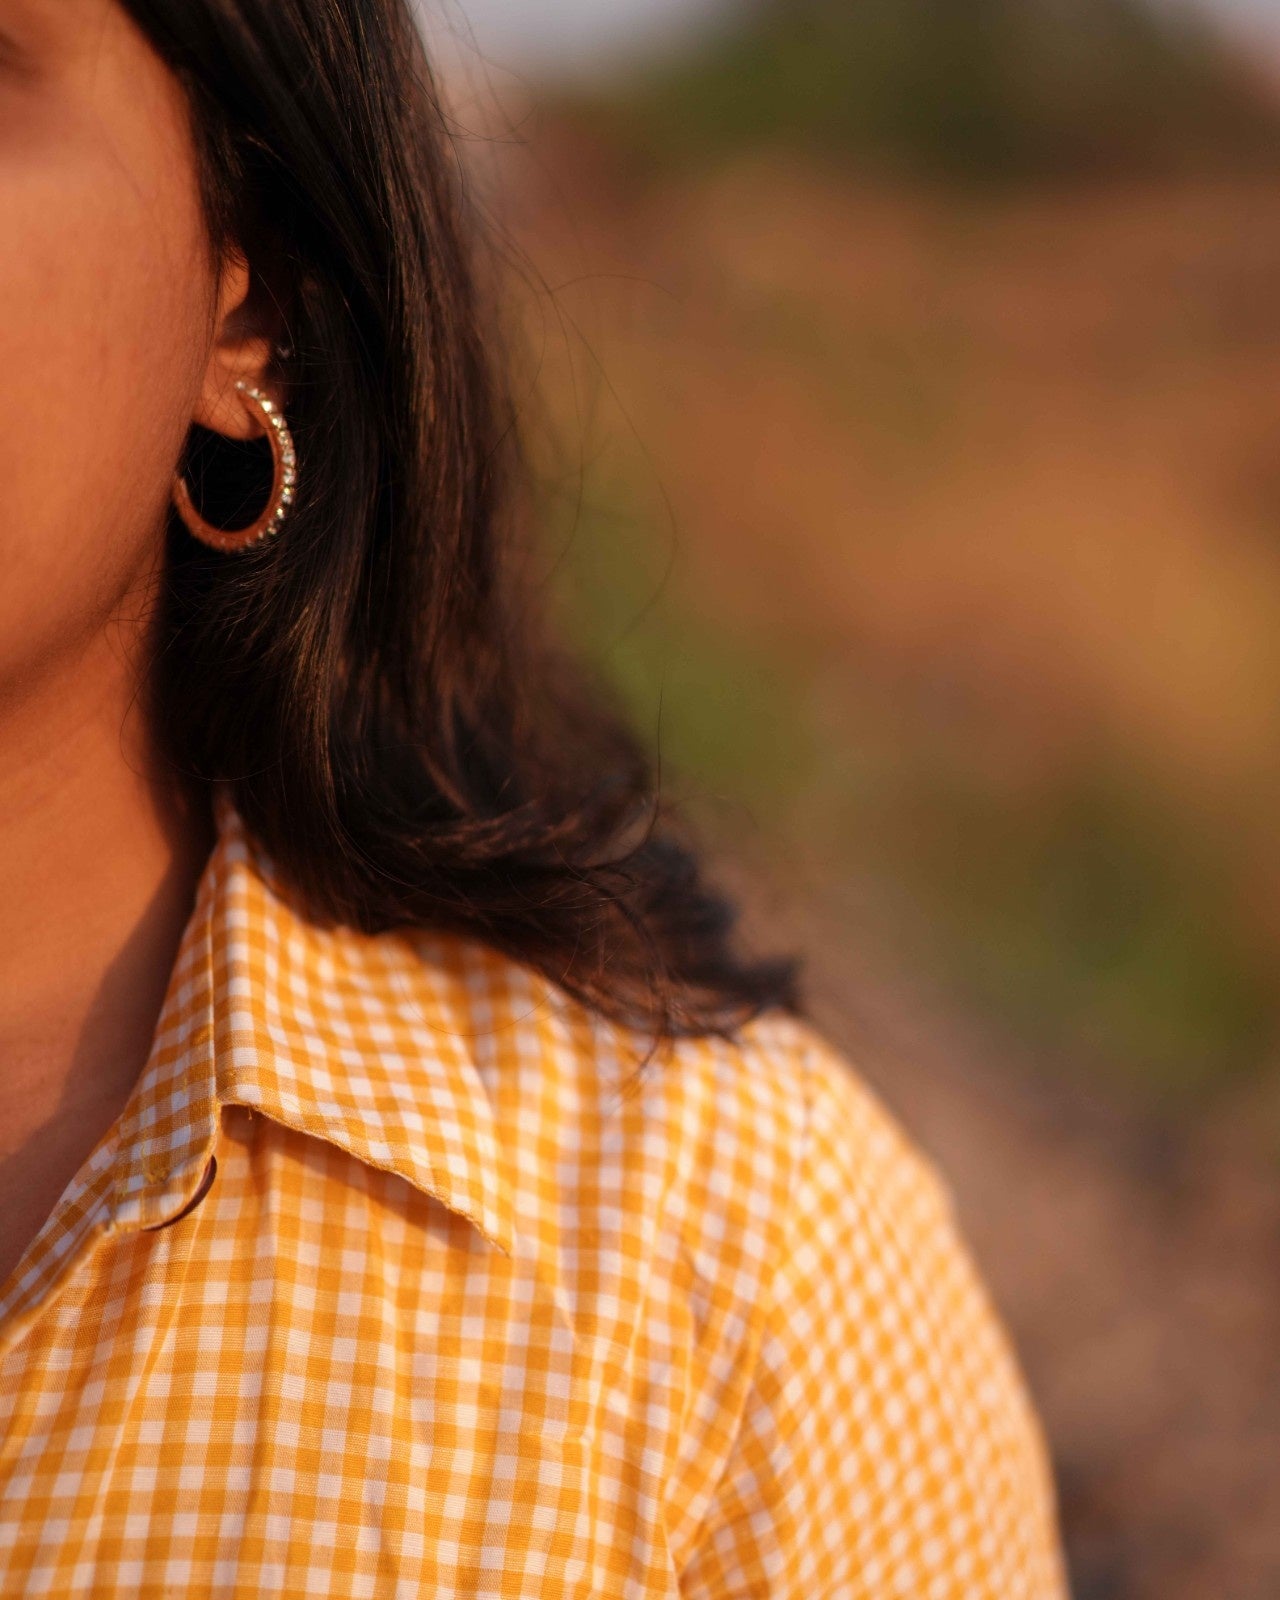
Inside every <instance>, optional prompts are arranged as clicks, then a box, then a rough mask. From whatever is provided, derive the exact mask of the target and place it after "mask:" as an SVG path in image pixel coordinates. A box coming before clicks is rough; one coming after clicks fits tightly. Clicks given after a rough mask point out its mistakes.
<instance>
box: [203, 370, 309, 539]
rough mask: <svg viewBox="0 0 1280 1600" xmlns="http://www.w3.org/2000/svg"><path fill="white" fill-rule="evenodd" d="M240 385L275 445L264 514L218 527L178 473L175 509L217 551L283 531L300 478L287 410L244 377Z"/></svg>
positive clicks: (249, 408)
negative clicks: (240, 524)
mask: <svg viewBox="0 0 1280 1600" xmlns="http://www.w3.org/2000/svg"><path fill="white" fill-rule="evenodd" d="M236 388H237V390H238V391H239V393H240V398H241V400H242V401H243V402H244V406H245V410H246V411H248V412H249V414H250V415H251V416H254V415H256V416H257V417H258V419H259V421H260V422H261V423H262V425H263V430H264V431H265V433H266V436H267V440H268V442H269V443H270V445H271V456H272V462H273V471H272V477H271V498H270V499H269V500H268V501H267V504H266V506H265V508H264V509H263V512H262V514H261V516H259V517H258V518H257V519H256V520H255V521H254V522H251V523H250V524H249V526H248V527H247V528H216V527H215V526H214V525H213V523H211V522H206V521H205V519H204V518H203V517H202V516H201V515H200V513H199V512H198V511H197V510H196V508H195V502H194V501H193V500H192V498H191V491H190V490H189V489H188V488H187V481H186V479H185V478H184V477H183V476H182V473H181V471H178V472H175V473H174V476H173V505H174V509H175V510H176V511H177V513H178V515H179V516H180V517H181V518H182V520H183V522H184V523H185V524H186V527H187V530H188V532H190V533H191V534H193V535H194V536H195V538H197V539H199V541H200V542H201V544H207V545H208V546H209V547H210V548H211V549H213V550H228V551H235V550H247V549H249V548H250V546H252V545H255V544H258V543H260V542H261V541H262V540H263V539H267V538H272V537H274V536H275V535H276V534H277V533H278V532H279V531H280V524H281V523H282V522H283V521H284V519H285V517H286V516H287V515H288V512H289V507H290V506H291V505H292V504H293V490H294V484H295V483H296V481H297V455H296V453H295V451H294V448H293V435H292V434H291V433H290V432H289V425H288V423H286V422H285V420H284V413H283V412H282V411H281V410H279V408H278V407H277V406H276V404H275V402H274V401H273V400H271V399H269V398H268V397H267V396H266V395H265V394H263V393H262V391H261V389H255V388H254V387H253V386H252V384H249V383H246V382H245V380H244V379H243V378H239V379H237V380H236Z"/></svg>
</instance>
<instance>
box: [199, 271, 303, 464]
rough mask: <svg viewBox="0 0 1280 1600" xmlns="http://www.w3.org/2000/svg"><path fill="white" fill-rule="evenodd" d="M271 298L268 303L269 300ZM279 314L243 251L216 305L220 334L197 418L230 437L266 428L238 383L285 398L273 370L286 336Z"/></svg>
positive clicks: (226, 277) (242, 436)
mask: <svg viewBox="0 0 1280 1600" xmlns="http://www.w3.org/2000/svg"><path fill="white" fill-rule="evenodd" d="M264 302H265V303H264ZM278 324H279V314H278V311H277V310H276V308H275V307H273V306H271V304H270V303H269V302H268V301H266V297H265V296H263V295H261V294H260V293H259V292H258V286H257V284H256V282H255V279H254V276H253V273H252V271H251V269H250V267H249V264H248V262H247V261H246V260H245V258H244V256H243V255H239V254H236V255H233V256H232V257H231V258H230V259H229V260H228V261H227V262H226V264H225V266H224V267H223V270H222V273H221V276H220V279H219V284H218V299H217V306H216V310H215V322H214V340H213V345H212V347H211V349H210V351H209V360H208V364H207V366H206V368H205V373H204V381H203V383H202V385H201V388H200V393H199V395H198V397H197V400H196V404H195V407H194V409H193V411H192V414H191V420H192V421H193V422H198V423H199V424H200V425H201V426H202V427H205V428H208V429H209V430H210V431H211V432H213V433H220V434H223V435H225V436H226V437H227V438H230V439H252V438H255V437H257V436H258V435H259V434H260V433H261V432H262V429H261V427H260V426H259V425H258V423H257V419H256V418H255V416H254V415H253V414H252V413H251V412H250V411H249V410H247V409H246V407H245V406H244V405H243V404H242V402H241V400H240V397H239V393H238V391H237V388H236V385H237V384H244V385H248V386H249V387H250V388H252V389H254V390H256V391H258V392H260V393H262V394H264V395H266V396H268V397H269V398H270V399H271V400H273V401H274V402H275V404H276V405H282V404H283V402H284V396H283V394H281V393H279V392H277V391H278V387H279V386H278V383H277V382H276V380H275V378H274V376H273V372H272V358H273V355H274V353H275V350H276V347H277V340H278V338H279V337H280V334H281V329H280V327H279V325H278Z"/></svg>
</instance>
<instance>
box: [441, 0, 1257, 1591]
mask: <svg viewBox="0 0 1280 1600" xmlns="http://www.w3.org/2000/svg"><path fill="white" fill-rule="evenodd" d="M423 7H424V19H425V23H426V27H427V31H428V36H429V38H430V39H431V41H432V43H433V45H434V47H435V49H436V52H437V59H438V61H439V63H440V65H441V68H442V72H443V74H444V77H445V80H446V84H447V93H448V96H449V100H450V103H451V106H452V108H453V114H454V116H455V119H456V123H457V127H458V130H459V135H460V141H461V146H462V149H463V150H464V152H465V157H466V160H467V162H468V165H469V170H470V174H471V176H470V180H469V181H470V182H471V183H472V186H473V189H474V192H475V193H476V194H477V195H478V196H480V197H481V198H482V199H483V201H484V204H485V205H486V206H487V208H488V209H489V210H490V211H491V212H492V214H493V216H494V220H495V224H496V226H497V228H498V229H499V232H500V237H501V238H502V240H503V241H504V252H503V254H504V262H505V264H506V269H507V274H508V284H507V293H508V296H509V305H510V307H511V317H512V322H513V326H514V327H515V328H516V329H517V333H518V336H517V337H516V339H515V344H516V357H515V359H516V363H517V371H518V373H519V374H520V378H519V381H520V384H521V392H522V396H523V398H524V412H525V421H526V426H527V429H528V432H529V436H530V447H531V450H532V454H533V457H534V462H535V466H536V469H537V474H538V480H539V487H540V496H539V503H540V507H541V511H542V525H541V538H542V541H543V544H542V548H543V550H544V555H545V559H544V562H543V567H542V571H543V573H544V575H545V582H546V585H547V591H548V593H549V594H550V596H551V597H552V601H553V604H554V605H555V606H556V607H557V608H560V609H561V610H562V613H563V616H564V618H565V621H566V624H567V626H568V627H570V628H571V629H572V630H573V631H574V633H575V635H576V636H577V637H578V638H579V639H580V640H581V642H582V644H583V647H584V648H585V649H586V650H588V651H589V652H590V653H591V655H592V656H593V657H594V658H595V659H596V660H597V661H598V662H599V664H600V666H601V669H602V670H603V671H604V672H605V673H606V674H607V675H608V676H609V678H610V680H611V681H612V682H613V683H614V684H615V685H616V687H617V690H618V693H619V694H620V695H621V696H622V697H623V699H624V700H625V702H626V704H627V706H628V707H629V708H630V709H631V711H632V713H633V715H634V717H635V718H636V720H637V721H638V723H639V726H640V727H641V729H642V730H643V732H644V733H645V735H646V737H648V738H649V740H650V741H651V743H652V745H653V746H654V748H655V749H656V750H658V751H659V752H660V756H661V760H662V772H663V787H664V789H665V790H666V791H667V792H668V793H669V794H671V795H672V796H673V797H674V798H676V799H679V800H681V801H683V802H684V803H685V804H686V805H687V806H688V808H689V810H690V812H691V813H692V814H693V816H694V817H695V820H696V822H697V824H698V827H699V828H700V830H701V831H702V832H703V833H704V835H705V837H706V839H707V840H708V843H709V846H710V847H711V848H712V849H713V850H714V851H715V852H716V853H717V855H718V856H719V857H722V858H723V861H724V866H723V869H722V874H723V875H727V876H729V877H730V879H731V881H732V882H733V883H734V885H735V886H736V887H737V888H738V890H739V892H740V893H741V894H742V895H743V896H744V898H745V900H746V901H747V903H748V905H749V908H750V917H751V926H752V929H753V934H754V937H755V942H756V943H757V944H759V945H762V946H765V947H767V948H776V947H779V946H782V947H796V946H798V947H801V948H803V949H804V950H806V951H807V952H808V953H809V956H810V970H811V994H812V999H813V1010H814V1015H815V1018H816V1020H818V1021H819V1022H820V1023H821V1025H822V1026H823V1027H824V1028H825V1029H826V1031H828V1033H829V1034H830V1035H831V1036H832V1037H833V1038H834V1039H835V1040H837V1042H838V1043H839V1044H840V1045H841V1046H842V1047H843V1048H844V1049H845V1050H846V1051H847V1052H848V1054H849V1055H850V1058H851V1059H852V1060H853V1061H854V1062H855V1063H856V1064H857V1066H858V1067H859V1069H860V1070H861V1071H862V1072H863V1073H864V1074H865V1076H866V1077H867V1078H868V1079H869V1080H870V1081H871V1082H873V1083H874V1084H875V1086H876V1087H877V1089H878V1090H879V1091H880V1093H881V1094H882V1096H883V1098H884V1099H885V1100H886V1101H887V1102H888V1104H889V1105H890V1106H891V1107H892V1108H893V1109H894V1110H895V1111H896V1112H897V1113H898V1114H899V1116H900V1117H901V1118H902V1119H903V1120H904V1121H905V1122H906V1123H907V1124H908V1126H909V1127H910V1129H911V1131H912V1133H913V1135H914V1136H915V1137H916V1138H917V1140H918V1141H919V1142H920V1143H921V1144H923V1145H924V1146H925V1147H926V1148H927V1149H928V1150H930V1151H931V1153H933V1154H934V1155H935V1156H936V1157H937V1159H938V1160H939V1161H940V1162H941V1163H942V1164H943V1166H944V1168H945V1170H946V1172H947V1174H948V1176H949V1178H950V1179H951V1182H952V1185H953V1188H954V1191H955V1194H956V1197H957V1202H958V1206H959V1210H960V1214H961V1219H962V1222H963V1224H964V1227H965V1231H966V1233H967V1235H968V1237H969V1239H970V1240H971V1242H972V1245H973V1248H974V1251H975V1253H976V1254H977V1256H978V1257H979V1259H980V1261H981V1263H982V1267H983V1270H984V1272H985V1274H986V1276H987V1278H988V1281H989V1282H990V1284H991V1286H992V1289H993V1292H994V1295H995V1298H996V1300H997V1301H998V1303H999V1305H1000V1308H1001V1311H1002V1312H1003V1314H1004V1316H1005V1319H1006V1321H1007V1322H1008V1324H1009V1326H1010V1327H1011V1329H1012V1331H1013V1333H1014V1335H1015V1337H1016V1340H1017V1343H1018V1347H1019V1350H1020V1352H1021V1355H1022V1360H1023V1364H1024V1366H1025V1368H1026V1370H1027V1373H1028V1376H1029V1379H1030V1382H1031V1385H1032V1387H1033V1389H1034V1392H1035V1395H1036V1398H1037V1401H1038V1403H1039V1406H1040V1408H1041V1411H1042V1414H1043V1416H1044V1418H1045V1421H1046V1425H1047V1429H1048V1433H1049V1436H1050V1441H1051V1444H1052V1447H1053V1451H1054V1456H1055V1466H1056V1470H1057V1474H1058V1481H1059V1487H1060V1495H1061V1506H1062V1519H1063V1527H1064V1533H1065V1537H1066V1541H1067V1545H1068V1551H1069V1556H1070V1561H1071V1567H1072V1573H1073V1582H1074V1586H1075V1594H1076V1596H1077V1600H1121V1597H1123V1600H1148V1597H1152V1600H1154V1597H1156V1596H1159V1597H1160V1600H1183V1597H1186V1600H1192V1597H1194V1600H1217V1597H1230V1600H1264V1597H1266V1600H1275V1597H1276V1596H1280V1272H1278V1271H1277V1266H1278V1264H1280V985H1278V984H1277V983H1276V979H1275V975H1276V968H1277V964H1278V963H1277V958H1278V957H1280V830H1278V829H1277V826H1276V817H1277V812H1278V809H1280V806H1278V802H1280V738H1278V737H1277V735H1278V734H1280V5H1277V4H1276V0H1201V3H1200V4H1198V5H1193V4H1189V3H1181V4H1177V3H1173V0H1164V3H1160V0H542V3H540V4H538V5H536V6H535V5H530V4H528V0H423Z"/></svg>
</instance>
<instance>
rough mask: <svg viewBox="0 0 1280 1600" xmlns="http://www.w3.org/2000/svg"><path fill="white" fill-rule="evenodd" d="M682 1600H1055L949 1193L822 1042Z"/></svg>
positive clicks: (1006, 1365)
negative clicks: (754, 1348) (751, 1363)
mask: <svg viewBox="0 0 1280 1600" xmlns="http://www.w3.org/2000/svg"><path fill="white" fill-rule="evenodd" d="M807 1058H808V1059H807V1064H806V1069H805V1082H806V1090H807V1119H806V1125H805V1126H806V1131H805V1135H804V1144H803V1149H802V1152H801V1156H800V1160H799V1165H798V1173H797V1178H796V1183H795V1194H794V1200H793V1205H792V1209H791V1214H790V1216H789V1218H788V1228H787V1234H788V1238H787V1244H786V1248H785V1251H784V1256H783V1259H782V1260H781V1261H780V1263H779V1265H778V1268H777V1270H776V1273H775V1275H774V1284H773V1292H772V1294H771V1295H770V1297H769V1305H768V1307H767V1315H766V1320H765V1325H764V1333H763V1339H762V1343H761V1346H760V1353H759V1356H758V1361H757V1366H756V1370H755V1376H754V1381H753V1383H752V1385H751V1387H750V1390H749V1392H748V1396H747V1402H746V1405H745V1408H744V1410H743V1413H742V1416H741V1419H740V1422H739V1425H738V1429H737V1433H736V1437H735V1439H734V1443H733V1446H732V1449H731V1452H730V1455H729V1458H728V1461H727V1464H726V1467H725V1470H724V1472H723V1475H722V1476H721V1478H720V1480H719V1483H718V1485H717V1488H716V1492H715V1494H714V1496H713V1499H712V1502H711V1505H710V1507H709V1510H708V1514H707V1516H706V1518H705V1520H704V1522H703V1524H702V1526H701V1529H700V1531H699V1534H698V1537H697V1541H696V1544H695V1546H694V1548H693V1550H692V1553H691V1557H690V1560H689V1561H688V1563H687V1565H686V1567H685V1570H684V1572H683V1574H682V1582H681V1592H682V1594H684V1595H685V1596H687V1597H689V1600H713V1597H714V1600H728V1597H730V1596H747V1595H750V1596H761V1597H763V1596H768V1597H770V1600H775V1597H777V1600H783V1597H795V1600H801V1597H803V1600H822V1597H833V1600H834V1597H837V1596H838V1597H841V1600H845V1597H848V1600H889V1597H903V1600H1064V1597H1065V1596H1066V1592H1067V1591H1066V1582H1065V1578H1064V1575H1063V1567H1062V1558H1061V1553H1060V1547H1059V1542H1058V1533H1057V1514H1056V1503H1055V1495H1054V1489H1053V1483H1052V1478H1051V1474H1050V1470H1049V1466H1048V1459H1047V1452H1046V1449H1045V1444H1044V1439H1043V1435H1042V1432H1041V1428H1040V1424H1039V1421H1038V1419H1037V1417H1036V1415H1035V1413H1034V1411H1033V1409H1032V1407H1031V1404H1030V1401H1029V1399H1028V1396H1027V1393H1026V1390H1025V1387H1024V1383H1023V1380H1022V1376H1021V1372H1020V1370H1019V1368H1018V1365H1017V1361H1016V1357H1015V1356H1014V1353H1013V1351H1012V1348H1011V1346H1010V1344H1009V1341H1008V1338H1007V1336H1006V1334H1005V1332H1004V1329H1003V1327H1002V1326H1001V1324H1000V1322H999V1319H998V1317H997V1315H996V1313H995V1311H994V1309H993V1307H992V1305H991V1303H990V1300H989V1298H988V1296H987V1293H986V1291H985V1288H984V1286H983V1284H982V1282H981V1280H980V1279H979V1277H978V1275H977V1273H976V1271H975V1269H974V1267H973V1264H972V1262H971V1259H970V1257H969V1255H968V1253H967V1250H966V1247H965V1244H964V1242H963V1240H962V1239H961V1237H960V1236H959V1234H958V1230H957V1227H956V1223H955V1219H954V1214H953V1210H952V1202H951V1196H950V1192H949V1190H948V1189H947V1188H946V1186H945V1184H944V1182H943V1181H942V1179H941V1178H940V1177H939V1175H938V1173H937V1171H936V1169H935V1168H934V1167H933V1165H932V1163H931V1162H929V1161H928V1160H927V1158H926V1157H924V1156H923V1155H922V1154H921V1153H920V1152H919V1151H918V1150H917V1149H916V1148H915V1147H914V1146H913V1145H912V1144H911V1143H910V1142H909V1140H908V1139H907V1138H906V1136H905V1135H904V1134H903V1132H902V1131H901V1129H900V1128H899V1126H898V1125H897V1123H896V1122H895V1121H894V1120H893V1119H892V1117H891V1116H890V1115H889V1113H888V1112H887V1111H886V1110H885V1109H884V1107H883V1106H882V1105H881V1104H880V1102H879V1101H878V1099H877V1098H876V1097H875V1096H874V1094H873V1093H872V1092H871V1091H870V1090H869V1089H868V1088H867V1087H866V1086H865V1085H864V1084H862V1083H861V1082H860V1080H858V1079H857V1078H856V1077H855V1076H854V1074H853V1072H852V1071H851V1069H850V1068H849V1065H848V1063H847V1062H846V1061H844V1060H843V1059H842V1058H841V1057H840V1056H839V1055H838V1053H836V1052H835V1051H834V1049H832V1048H830V1047H828V1046H827V1045H826V1044H825V1042H824V1041H821V1040H818V1042H817V1044H816V1045H814V1046H813V1047H812V1048H810V1049H809V1050H808V1052H807Z"/></svg>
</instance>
